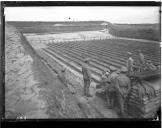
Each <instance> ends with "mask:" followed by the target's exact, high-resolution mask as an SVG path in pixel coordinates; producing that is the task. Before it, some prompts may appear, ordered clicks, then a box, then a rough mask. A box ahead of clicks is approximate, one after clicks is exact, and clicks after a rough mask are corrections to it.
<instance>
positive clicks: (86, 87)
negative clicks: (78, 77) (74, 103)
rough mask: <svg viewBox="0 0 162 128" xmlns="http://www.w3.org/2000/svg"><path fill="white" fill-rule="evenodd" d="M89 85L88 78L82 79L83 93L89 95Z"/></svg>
mask: <svg viewBox="0 0 162 128" xmlns="http://www.w3.org/2000/svg"><path fill="white" fill-rule="evenodd" d="M89 87H90V80H89V79H84V95H86V96H87V95H90V93H89Z"/></svg>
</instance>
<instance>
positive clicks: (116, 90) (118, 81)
mask: <svg viewBox="0 0 162 128" xmlns="http://www.w3.org/2000/svg"><path fill="white" fill-rule="evenodd" d="M127 55H128V59H127V61H126V65H125V66H122V67H121V68H120V69H116V68H115V67H113V66H110V67H109V68H108V69H106V71H104V72H103V73H102V76H101V79H102V80H101V86H102V87H103V88H102V89H100V91H101V90H102V91H104V92H106V99H107V103H108V107H109V108H113V107H114V105H115V104H114V103H116V102H117V103H118V107H119V114H120V115H121V116H124V115H125V112H124V101H125V99H126V97H127V95H128V93H129V90H130V89H131V82H130V77H129V76H130V74H131V73H132V72H134V71H135V70H138V71H143V70H144V67H145V66H146V65H149V68H152V69H155V66H154V65H153V64H152V63H151V62H147V63H146V61H145V57H144V55H143V53H142V52H141V50H139V51H138V57H137V59H138V60H137V63H138V66H136V65H135V62H134V59H133V57H132V53H131V52H127ZM89 62H90V59H88V58H86V59H84V62H83V63H82V64H81V67H82V74H83V81H84V88H83V93H84V95H85V96H86V97H92V95H91V94H90V90H89V89H90V83H91V79H92V77H91V73H90V69H89V67H88V63H89ZM150 65H151V66H150ZM64 72H65V69H64V68H63V69H62V73H60V75H59V76H60V80H61V81H63V83H64V84H65V85H67V81H66V79H65V78H64Z"/></svg>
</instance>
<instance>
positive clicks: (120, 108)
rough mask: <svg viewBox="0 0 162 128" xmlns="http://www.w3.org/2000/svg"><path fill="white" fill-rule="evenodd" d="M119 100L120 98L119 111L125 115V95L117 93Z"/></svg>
mask: <svg viewBox="0 0 162 128" xmlns="http://www.w3.org/2000/svg"><path fill="white" fill-rule="evenodd" d="M117 100H118V105H119V113H120V114H121V115H124V114H125V112H124V100H125V99H124V97H123V96H122V95H121V94H119V93H118V94H117Z"/></svg>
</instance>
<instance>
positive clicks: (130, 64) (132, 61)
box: [126, 52, 134, 75]
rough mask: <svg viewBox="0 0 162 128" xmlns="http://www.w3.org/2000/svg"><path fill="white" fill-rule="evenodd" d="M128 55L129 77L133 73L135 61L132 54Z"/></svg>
mask: <svg viewBox="0 0 162 128" xmlns="http://www.w3.org/2000/svg"><path fill="white" fill-rule="evenodd" d="M127 55H128V60H127V62H126V67H127V69H128V75H129V74H130V73H131V72H133V65H134V60H133V58H132V53H131V52H127Z"/></svg>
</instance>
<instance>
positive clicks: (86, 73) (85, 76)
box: [82, 58, 91, 97]
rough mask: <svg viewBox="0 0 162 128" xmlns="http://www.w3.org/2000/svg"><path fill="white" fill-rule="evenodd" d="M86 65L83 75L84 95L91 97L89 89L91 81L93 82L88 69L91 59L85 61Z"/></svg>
mask: <svg viewBox="0 0 162 128" xmlns="http://www.w3.org/2000/svg"><path fill="white" fill-rule="evenodd" d="M83 61H84V63H83V64H82V73H83V80H84V87H83V88H84V91H83V92H84V95H85V96H87V97H91V95H90V93H89V87H90V82H91V81H90V80H91V75H90V71H89V69H88V67H87V64H88V63H89V59H88V58H86V59H84V60H83Z"/></svg>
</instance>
